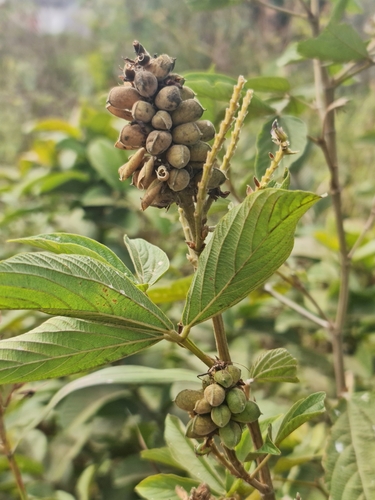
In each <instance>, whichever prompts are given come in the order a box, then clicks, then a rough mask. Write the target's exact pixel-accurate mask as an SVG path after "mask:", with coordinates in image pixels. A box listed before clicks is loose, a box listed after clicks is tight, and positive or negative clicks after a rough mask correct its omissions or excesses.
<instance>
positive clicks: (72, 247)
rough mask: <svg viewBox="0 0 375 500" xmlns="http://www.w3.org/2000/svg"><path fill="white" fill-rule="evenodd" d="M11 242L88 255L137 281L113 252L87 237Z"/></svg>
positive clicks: (50, 236) (54, 235)
mask: <svg viewBox="0 0 375 500" xmlns="http://www.w3.org/2000/svg"><path fill="white" fill-rule="evenodd" d="M9 241H12V242H15V243H23V244H25V245H30V246H34V247H37V248H41V249H42V250H47V251H48V252H53V253H56V254H61V253H63V254H75V255H87V256H88V257H92V258H93V259H97V260H99V261H101V262H104V263H105V264H107V265H111V266H113V267H114V268H115V269H117V270H118V271H119V272H120V273H124V274H125V276H126V277H127V278H129V279H130V280H132V281H135V278H134V276H133V274H132V272H131V271H130V270H129V269H128V268H127V267H126V266H125V264H124V263H123V262H122V260H121V259H119V258H118V257H117V255H116V254H115V253H114V252H112V250H110V249H109V248H108V247H106V246H105V245H102V244H101V243H98V242H97V241H95V240H92V239H91V238H87V237H86V236H79V235H78V234H71V233H49V234H39V235H37V236H29V237H27V238H16V239H13V240H9Z"/></svg>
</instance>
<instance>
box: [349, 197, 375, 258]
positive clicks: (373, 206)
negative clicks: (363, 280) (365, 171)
mask: <svg viewBox="0 0 375 500" xmlns="http://www.w3.org/2000/svg"><path fill="white" fill-rule="evenodd" d="M374 221H375V197H374V198H373V200H372V204H371V211H370V215H369V217H368V219H367V221H366V223H365V225H364V227H363V229H362V232H361V234H360V235H359V236H358V238H357V240H356V242H355V243H354V245H353V246H352V249H351V250H350V252H349V253H348V259H350V260H351V259H352V258H353V255H354V254H355V252H356V250H357V249H358V248H359V247H360V245H361V243H362V241H363V240H364V238H365V236H366V233H367V232H368V231H369V230H370V229H371V226H372V225H373V223H374Z"/></svg>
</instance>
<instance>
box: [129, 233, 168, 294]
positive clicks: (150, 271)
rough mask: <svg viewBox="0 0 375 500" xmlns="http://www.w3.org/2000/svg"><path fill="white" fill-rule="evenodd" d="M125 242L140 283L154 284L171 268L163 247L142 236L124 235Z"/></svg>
mask: <svg viewBox="0 0 375 500" xmlns="http://www.w3.org/2000/svg"><path fill="white" fill-rule="evenodd" d="M124 242H125V245H126V248H127V250H128V252H129V255H130V258H131V260H132V262H133V265H134V268H135V272H136V275H137V278H138V281H139V283H148V284H149V285H153V284H154V283H156V281H158V279H159V278H160V277H161V276H163V274H164V273H166V272H167V271H168V269H169V259H168V257H167V255H166V253H165V252H163V250H161V248H159V247H157V246H155V245H152V244H151V243H149V242H148V241H146V240H143V239H142V238H135V239H130V238H128V236H126V235H125V236H124Z"/></svg>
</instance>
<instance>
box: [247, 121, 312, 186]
mask: <svg viewBox="0 0 375 500" xmlns="http://www.w3.org/2000/svg"><path fill="white" fill-rule="evenodd" d="M273 121H274V119H272V120H270V121H268V122H267V123H265V124H264V125H263V127H262V130H261V132H260V133H259V135H258V137H257V142H256V149H257V153H256V157H255V175H256V177H257V178H258V179H259V180H260V179H261V178H262V176H263V175H264V173H265V171H266V170H267V168H268V167H269V166H270V158H269V156H268V153H269V152H270V151H271V152H275V151H276V149H277V147H276V146H275V145H274V144H273V143H272V141H271V127H272V122H273ZM278 122H279V125H280V126H281V127H282V128H283V129H284V131H285V132H286V134H287V135H288V139H289V142H290V148H291V149H292V150H293V151H298V152H297V153H296V154H294V155H289V156H286V157H284V158H283V160H282V163H281V165H282V166H283V167H285V168H290V167H291V166H292V165H293V163H295V162H297V161H298V160H299V159H300V158H301V157H302V155H303V153H304V151H305V148H306V144H307V126H306V124H305V122H303V121H302V120H300V119H299V118H296V117H295V116H282V117H281V118H278Z"/></svg>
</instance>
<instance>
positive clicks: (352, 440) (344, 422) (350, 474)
mask: <svg viewBox="0 0 375 500" xmlns="http://www.w3.org/2000/svg"><path fill="white" fill-rule="evenodd" d="M374 428H375V394H374V393H370V392H362V393H356V394H353V395H352V397H351V398H350V399H349V400H348V401H347V405H346V411H344V412H343V413H342V414H341V415H340V416H339V418H338V419H337V421H336V422H335V424H334V426H333V427H332V429H331V436H330V437H329V439H328V443H327V447H326V452H325V457H324V460H323V466H324V468H325V470H326V482H327V485H328V489H329V492H330V494H331V495H330V498H332V499H338V500H372V499H373V498H375V482H374V470H375V434H374Z"/></svg>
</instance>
